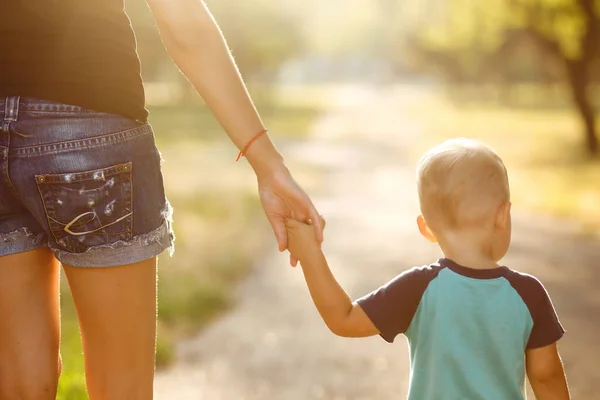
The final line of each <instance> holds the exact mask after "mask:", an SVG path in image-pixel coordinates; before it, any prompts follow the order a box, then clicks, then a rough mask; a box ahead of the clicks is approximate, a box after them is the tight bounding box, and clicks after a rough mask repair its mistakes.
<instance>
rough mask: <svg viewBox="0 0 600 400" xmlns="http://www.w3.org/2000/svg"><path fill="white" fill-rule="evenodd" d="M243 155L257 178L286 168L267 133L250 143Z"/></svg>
mask: <svg viewBox="0 0 600 400" xmlns="http://www.w3.org/2000/svg"><path fill="white" fill-rule="evenodd" d="M244 156H245V157H246V159H247V160H248V163H249V164H250V166H251V167H252V169H253V170H254V172H255V173H256V176H257V177H259V178H260V177H263V176H268V175H272V174H274V173H276V172H278V171H281V170H286V169H287V168H286V167H285V163H284V160H283V156H282V155H281V153H279V151H277V148H276V147H275V145H274V144H273V142H272V141H271V139H270V138H269V136H268V135H263V136H261V137H260V138H258V139H257V140H256V141H255V142H254V143H252V145H251V146H250V147H249V148H248V149H247V150H246V152H245V153H244Z"/></svg>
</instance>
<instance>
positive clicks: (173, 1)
mask: <svg viewBox="0 0 600 400" xmlns="http://www.w3.org/2000/svg"><path fill="white" fill-rule="evenodd" d="M147 2H148V5H149V6H150V8H151V10H152V12H153V13H154V16H155V18H156V21H157V24H158V28H159V30H160V33H161V37H162V39H163V42H164V44H165V47H166V48H167V51H168V52H169V54H170V55H171V57H172V58H173V60H174V61H175V63H176V64H177V65H178V66H179V68H180V69H181V71H182V72H183V74H184V75H185V76H186V77H187V78H188V80H189V81H190V82H191V83H192V85H193V86H194V87H195V88H196V90H197V91H198V93H199V94H200V96H202V98H203V99H204V101H205V102H206V104H207V105H208V107H209V108H210V109H211V111H212V112H213V114H214V115H215V117H216V118H217V120H218V121H219V123H220V124H221V125H222V126H223V128H224V129H225V132H227V135H228V136H229V137H230V138H231V141H232V142H233V143H234V144H235V145H236V146H237V147H238V149H243V148H244V146H246V144H247V143H248V142H249V141H250V140H251V139H252V138H253V137H254V136H255V135H256V134H257V133H258V132H260V131H262V130H263V129H264V125H263V122H262V121H261V119H260V116H259V115H258V112H257V111H256V108H255V107H254V104H253V103H252V100H251V99H250V95H249V94H248V91H247V90H246V86H245V85H244V82H243V81H242V77H241V75H240V73H239V71H238V69H237V67H236V65H235V62H234V61H233V57H232V55H231V53H230V52H229V49H228V48H227V44H226V43H225V39H224V37H223V34H222V33H221V30H220V29H219V27H218V25H217V23H216V21H215V19H214V18H213V16H212V15H211V14H210V12H209V11H208V8H207V7H206V5H205V4H204V2H203V1H201V0H147ZM245 156H246V158H247V159H248V162H249V163H250V165H251V166H252V168H253V169H254V172H255V173H256V176H257V179H258V191H259V195H260V200H261V203H262V205H263V208H264V210H265V214H266V216H267V219H268V220H269V222H270V224H271V226H272V227H273V231H274V233H275V236H276V238H277V242H278V244H279V250H280V251H283V250H285V249H286V248H287V232H286V229H285V223H284V221H285V218H293V219H296V220H298V221H306V220H307V219H309V218H310V219H312V220H313V221H315V223H314V224H313V225H314V229H315V236H316V238H317V240H319V241H322V240H323V231H322V228H321V222H320V218H319V213H318V212H317V210H316V209H315V207H314V205H313V204H312V202H311V200H310V198H309V197H308V195H307V194H306V193H305V192H304V190H302V188H301V187H300V186H298V184H297V183H296V181H295V180H294V178H293V177H292V175H291V174H290V172H289V171H288V170H287V168H286V166H285V164H284V163H283V157H282V156H281V154H280V153H279V152H278V151H277V149H276V148H275V145H274V144H273V142H272V141H271V139H270V138H269V136H268V135H261V136H260V137H259V138H258V139H257V140H256V141H255V142H254V143H253V144H252V145H251V146H250V148H249V149H248V151H247V152H246V153H245ZM290 261H291V264H292V265H293V266H295V265H296V263H297V260H295V259H294V258H293V257H291V256H290Z"/></svg>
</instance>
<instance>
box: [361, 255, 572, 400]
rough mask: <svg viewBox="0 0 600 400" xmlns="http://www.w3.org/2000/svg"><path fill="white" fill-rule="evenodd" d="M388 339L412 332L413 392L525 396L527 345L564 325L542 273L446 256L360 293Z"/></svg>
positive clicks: (433, 396) (435, 397) (428, 396)
mask: <svg viewBox="0 0 600 400" xmlns="http://www.w3.org/2000/svg"><path fill="white" fill-rule="evenodd" d="M358 304H359V305H360V306H361V307H362V309H363V310H364V311H365V313H366V314H367V315H368V317H369V318H370V319H371V321H372V322H373V324H374V325H375V326H376V327H377V329H378V330H379V331H380V333H381V337H382V338H383V339H385V340H386V341H387V342H390V343H391V342H393V341H394V339H395V338H396V336H397V335H399V334H404V335H406V337H407V338H408V341H409V347H410V360H411V380H410V387H409V394H408V399H409V400H440V399H443V400H446V399H448V400H454V399H457V400H458V399H469V400H476V399H482V400H483V399H485V400H495V399H498V400H512V399H525V363H524V353H525V350H526V349H533V348H538V347H543V346H547V345H550V344H552V343H554V342H556V341H558V340H559V339H560V338H561V337H562V336H563V334H564V332H565V331H564V329H563V327H562V325H561V323H560V321H559V319H558V317H557V315H556V311H555V309H554V307H553V305H552V302H551V300H550V297H549V296H548V293H547V292H546V289H545V288H544V286H543V285H542V284H541V282H540V281H539V280H537V279H536V278H535V277H533V276H531V275H528V274H523V273H519V272H516V271H513V270H511V269H509V268H507V267H499V268H495V269H487V270H477V269H472V268H467V267H464V266H461V265H458V264H457V263H455V262H453V261H452V260H450V259H447V258H443V259H440V260H438V262H437V263H434V264H432V265H429V266H424V267H415V268H412V269H410V270H408V271H405V272H404V273H402V274H400V275H398V276H397V277H396V278H394V279H393V280H392V281H390V282H389V283H387V284H386V285H384V286H382V287H380V288H379V289H377V290H375V291H374V292H372V293H370V294H368V295H366V296H364V297H362V298H361V299H359V300H358Z"/></svg>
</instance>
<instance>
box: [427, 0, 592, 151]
mask: <svg viewBox="0 0 600 400" xmlns="http://www.w3.org/2000/svg"><path fill="white" fill-rule="evenodd" d="M417 38H418V45H417V46H416V49H417V53H419V54H420V55H421V56H423V57H425V58H428V59H430V60H434V61H436V62H437V63H438V64H440V65H442V66H443V67H444V70H445V71H444V72H445V73H446V75H447V76H449V77H451V78H453V79H454V81H468V80H471V81H473V80H475V81H478V80H479V81H481V80H482V79H484V78H486V75H488V76H489V75H493V74H494V73H497V72H498V69H505V70H506V69H507V68H509V67H510V64H511V63H519V62H520V63H521V64H522V65H524V66H525V67H531V65H530V63H529V64H528V62H529V61H531V58H530V57H528V58H525V62H523V60H513V59H512V58H513V57H514V56H515V55H516V54H515V49H516V50H517V51H518V49H519V48H523V46H527V45H531V46H534V47H535V48H536V49H538V56H537V63H536V65H535V67H537V70H538V71H540V72H542V71H546V72H547V71H548V67H547V64H548V61H549V60H552V62H553V63H555V64H558V65H559V66H560V67H561V70H562V77H563V79H564V80H566V81H567V82H568V84H569V86H570V88H571V93H572V97H573V101H574V105H575V106H576V107H577V110H578V112H579V113H580V116H581V119H582V121H583V125H584V133H585V139H586V145H587V149H588V151H589V152H590V153H592V154H594V153H597V152H598V139H597V137H596V128H595V119H594V111H593V107H592V106H591V104H590V100H589V94H588V93H587V92H588V87H589V85H590V82H591V81H592V79H593V78H594V77H595V74H594V73H593V69H594V63H595V62H597V61H598V59H600V1H598V0H488V1H486V2H481V1H477V0H448V8H447V12H446V13H445V16H444V18H443V23H441V24H439V23H437V24H431V23H429V24H427V23H426V24H423V25H422V26H421V27H420V30H419V32H418V34H417ZM521 54H523V53H521ZM500 72H502V71H500ZM549 75H552V74H551V73H550V74H549Z"/></svg>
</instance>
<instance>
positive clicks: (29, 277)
mask: <svg viewBox="0 0 600 400" xmlns="http://www.w3.org/2000/svg"><path fill="white" fill-rule="evenodd" d="M58 271H59V265H58V262H57V261H56V259H55V258H54V257H53V255H52V253H51V252H50V251H49V250H48V249H46V248H43V249H38V250H33V251H27V252H23V253H17V254H12V255H7V256H3V257H0V398H1V399H40V400H44V399H54V398H55V397H56V386H57V383H58V376H59V373H60V361H59V353H58V346H59V338H60V317H59V295H58V286H59V285H58V283H59V275H58Z"/></svg>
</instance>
